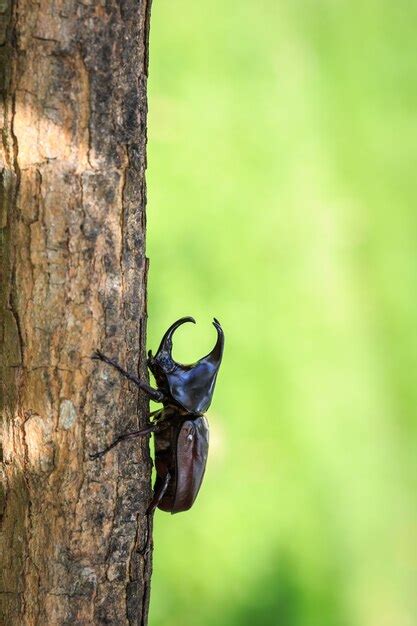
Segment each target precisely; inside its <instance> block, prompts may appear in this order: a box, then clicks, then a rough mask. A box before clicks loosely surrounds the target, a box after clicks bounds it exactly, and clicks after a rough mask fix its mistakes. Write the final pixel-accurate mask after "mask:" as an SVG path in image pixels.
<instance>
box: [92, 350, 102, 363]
mask: <svg viewBox="0 0 417 626" xmlns="http://www.w3.org/2000/svg"><path fill="white" fill-rule="evenodd" d="M103 357H104V354H103V353H102V352H100V350H96V351H95V352H93V354H92V355H91V357H90V358H91V359H92V360H93V361H102V360H103Z"/></svg>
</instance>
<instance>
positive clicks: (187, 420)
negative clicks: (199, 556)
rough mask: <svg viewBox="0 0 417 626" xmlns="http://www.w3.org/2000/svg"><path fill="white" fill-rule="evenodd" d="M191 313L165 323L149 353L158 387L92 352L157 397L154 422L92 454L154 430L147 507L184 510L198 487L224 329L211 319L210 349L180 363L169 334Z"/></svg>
mask: <svg viewBox="0 0 417 626" xmlns="http://www.w3.org/2000/svg"><path fill="white" fill-rule="evenodd" d="M185 322H193V323H194V324H195V320H194V319H193V318H192V317H182V318H181V319H179V320H177V321H176V322H174V324H172V326H170V327H169V328H168V330H167V331H166V333H165V335H164V336H163V338H162V341H161V344H160V346H159V348H158V351H157V353H156V354H155V356H152V352H151V351H149V353H148V361H147V364H148V367H149V369H150V371H151V372H152V374H153V375H154V377H155V380H156V384H157V389H153V388H152V387H150V386H149V385H147V384H146V383H144V382H142V381H140V380H139V379H138V378H136V376H133V375H132V374H129V373H128V372H126V371H125V370H124V369H123V368H122V367H121V366H120V365H119V364H118V363H117V362H116V361H114V360H112V359H109V358H108V357H107V356H105V355H104V354H102V353H101V352H99V351H97V352H95V354H94V355H93V357H92V358H93V359H97V360H100V361H103V362H104V363H107V364H108V365H111V366H112V367H114V368H116V369H117V370H118V372H120V374H122V376H125V377H126V378H128V379H129V380H131V381H132V382H133V383H135V384H136V385H137V386H138V387H139V388H140V389H142V390H143V391H145V392H146V393H147V394H148V396H149V397H150V398H151V399H152V400H155V401H156V402H161V403H162V405H163V408H162V409H159V410H157V411H154V412H153V413H151V415H150V416H151V417H153V421H152V422H149V424H148V425H147V426H146V427H145V428H142V429H141V430H136V431H134V432H129V433H125V434H123V435H120V436H119V437H118V438H117V439H115V441H113V443H111V444H110V445H109V446H107V448H105V449H104V450H101V451H100V452H96V453H95V454H91V455H90V458H92V459H97V458H99V457H101V456H103V455H104V454H106V452H108V451H109V450H111V449H112V448H114V447H115V446H116V445H117V444H119V443H120V442H121V441H125V440H126V439H133V438H135V437H143V436H145V435H148V434H149V433H154V444H155V468H156V481H155V485H154V494H153V499H152V502H151V504H150V507H149V511H150V512H151V511H154V510H155V509H156V508H157V507H158V508H159V509H162V510H163V511H168V512H170V513H179V512H180V511H186V510H188V509H189V508H190V507H191V506H192V505H193V503H194V501H195V499H196V497H197V494H198V491H199V489H200V486H201V483H202V480H203V476H204V471H205V468H206V461H207V454H208V444H209V428H208V423H207V420H206V418H205V417H204V415H203V414H204V412H205V411H206V410H207V409H208V407H209V406H210V404H211V399H212V397H213V391H214V386H215V383H216V378H217V373H218V371H219V367H220V363H221V360H222V355H223V346H224V334H223V330H222V327H221V326H220V323H219V322H218V321H217V320H216V318H214V321H213V325H214V327H215V328H216V330H217V342H216V345H215V346H214V348H213V350H212V351H211V352H210V353H209V354H207V355H206V356H205V357H203V358H202V359H200V360H199V361H197V362H196V363H193V364H192V365H182V364H180V363H177V362H176V361H174V359H173V357H172V336H173V334H174V331H175V330H176V329H177V328H178V327H179V326H181V325H182V324H184V323H185Z"/></svg>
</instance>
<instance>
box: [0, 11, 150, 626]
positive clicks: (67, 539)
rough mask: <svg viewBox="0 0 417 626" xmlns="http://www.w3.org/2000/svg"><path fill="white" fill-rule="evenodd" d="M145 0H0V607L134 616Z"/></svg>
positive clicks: (139, 503) (79, 620)
mask: <svg viewBox="0 0 417 626" xmlns="http://www.w3.org/2000/svg"><path fill="white" fill-rule="evenodd" d="M149 13H150V0H84V1H83V2H81V1H75V0H38V1H37V2H33V0H14V1H11V0H9V1H7V0H0V55H1V59H0V60H1V70H2V71H1V87H2V115H1V120H2V122H1V123H2V125H3V129H2V157H3V163H2V164H1V166H2V185H1V192H2V193H1V196H2V198H1V199H2V206H1V213H0V242H1V289H0V316H1V324H0V354H1V357H2V362H1V365H2V368H1V381H2V384H1V392H2V395H1V410H2V457H1V458H0V460H1V464H0V478H1V481H0V483H1V486H2V488H1V492H0V515H1V520H2V526H1V534H0V570H1V571H0V602H1V604H0V623H1V624H5V625H7V626H14V625H16V626H24V625H39V626H48V625H51V626H57V625H61V624H68V625H69V624H71V625H74V624H114V625H116V624H117V625H122V624H130V625H132V624H135V625H136V624H141V625H142V624H146V621H147V606H148V595H149V580H150V568H151V564H150V551H149V550H148V549H147V546H149V543H148V540H149V541H150V537H148V531H147V517H146V508H147V505H148V503H149V500H150V496H151V487H150V475H151V461H150V456H149V449H148V442H147V440H143V441H142V440H136V441H135V442H131V443H125V444H122V445H121V446H119V447H118V448H116V449H115V450H114V451H112V452H110V453H109V454H108V455H107V456H105V457H103V459H101V460H97V461H90V460H89V457H88V454H89V453H90V452H95V451H97V450H98V449H100V448H102V447H104V446H105V445H106V444H107V443H109V442H110V441H111V440H112V439H113V438H114V437H115V436H116V435H117V434H118V433H121V432H125V431H126V430H129V429H137V428H138V426H140V425H143V424H144V423H145V422H146V419H147V417H146V416H147V411H148V404H147V400H146V398H145V397H144V396H143V395H142V393H140V394H139V395H138V393H137V390H136V389H135V388H133V387H132V385H131V384H129V383H128V382H127V381H124V380H121V379H120V378H119V377H118V375H117V373H115V372H114V371H112V370H111V369H110V368H109V367H108V366H106V365H103V364H101V363H98V362H95V361H92V360H91V359H90V355H91V354H92V352H93V351H94V350H95V349H97V348H100V349H102V350H103V352H105V353H108V354H109V355H112V356H114V357H117V358H118V359H119V360H120V362H121V363H123V364H125V365H126V367H127V368H128V369H130V370H133V371H135V370H136V371H138V370H139V373H140V375H141V377H144V378H145V377H146V364H145V334H146V326H145V320H146V292H145V285H146V269H147V264H146V257H145V244H144V240H145V179H144V171H145V166H146V156H145V149H146V81H147V56H148V30H149Z"/></svg>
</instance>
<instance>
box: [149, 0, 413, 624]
mask: <svg viewBox="0 0 417 626" xmlns="http://www.w3.org/2000/svg"><path fill="white" fill-rule="evenodd" d="M416 24H417V3H416V2H411V1H407V0H399V1H397V2H392V1H387V0H378V1H371V0H362V1H361V2H359V1H357V0H349V1H347V0H346V1H344V0H337V1H336V0H321V1H316V2H312V1H310V2H309V1H306V0H303V1H301V0H299V1H297V0H281V1H277V0H259V1H258V2H254V1H253V0H229V1H228V2H222V1H221V0H208V1H207V2H196V1H195V0H183V1H180V0H157V1H155V2H154V5H153V15H152V32H151V57H150V58H151V63H150V83H149V89H150V93H149V96H150V97H149V169H148V198H149V207H148V255H149V256H150V259H151V266H150V283H149V346H150V347H152V348H154V349H155V348H156V347H157V344H158V343H159V340H160V338H161V335H162V333H163V332H164V331H165V329H166V328H167V326H168V325H169V324H170V323H171V322H172V321H173V320H175V319H177V318H178V317H181V316H183V315H193V316H195V317H196V319H197V321H198V324H197V326H192V325H189V326H184V327H183V328H182V329H181V330H180V331H178V334H177V336H176V343H175V350H174V354H175V356H176V358H177V359H178V360H180V361H184V362H187V361H188V362H192V361H193V360H195V359H196V358H199V357H200V356H202V355H203V354H205V353H206V352H208V350H209V349H211V347H212V345H213V344H214V341H215V330H214V328H213V327H212V326H211V324H210V321H211V318H212V316H213V315H215V316H216V317H218V318H219V319H220V321H221V322H222V325H223V327H224V329H225V333H226V340H227V343H226V350H225V357H224V361H223V366H222V370H221V372H220V375H219V379H218V383H217V389H216V393H215V396H214V402H213V404H212V407H211V408H210V410H209V413H208V417H209V420H210V425H211V449H210V456H209V462H208V469H207V473H206V478H205V481H204V484H203V488H202V491H201V492H200V495H199V498H198V500H197V502H196V504H195V506H194V507H193V509H192V510H191V511H189V512H188V513H183V514H180V515H176V516H173V517H172V516H169V515H167V514H165V513H162V512H158V513H157V514H156V520H155V526H156V527H155V556H154V577H153V593H152V601H151V616H150V626H251V625H255V626H256V625H261V626H272V625H274V626H275V625H276V626H414V625H415V624H417V602H416V597H417V589H416V588H417V584H416V582H417V576H416V564H417V554H416V530H417V524H416V519H417V517H416V512H417V511H416V502H415V491H416V476H417V473H416V461H415V444H416V438H417V437H416V435H417V425H416V421H415V419H414V418H415V412H416V401H417V387H416V371H417V332H416V326H417V293H416V288H417V250H416V246H417V210H416V190H417V189H416V183H417V175H416V163H417V43H416V41H417V39H416Z"/></svg>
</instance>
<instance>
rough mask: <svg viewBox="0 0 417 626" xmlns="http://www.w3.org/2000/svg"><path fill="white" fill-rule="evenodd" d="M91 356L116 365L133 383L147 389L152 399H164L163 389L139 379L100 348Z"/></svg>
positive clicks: (144, 389)
mask: <svg viewBox="0 0 417 626" xmlns="http://www.w3.org/2000/svg"><path fill="white" fill-rule="evenodd" d="M91 358H92V359H93V360H95V361H103V363H107V364H108V365H111V367H114V368H115V369H116V370H117V371H118V372H119V373H120V374H121V375H122V376H124V377H125V378H127V379H128V380H131V381H132V382H133V383H135V385H137V386H138V387H139V389H142V390H143V391H145V392H146V393H147V394H148V396H149V397H150V398H151V400H154V401H155V402H162V400H163V399H164V394H163V393H162V391H159V390H158V389H154V388H153V387H151V386H150V385H148V384H146V383H143V382H142V381H141V380H139V378H137V377H136V376H134V375H133V374H129V372H127V371H126V370H124V369H123V367H121V365H119V364H118V363H117V361H113V359H109V357H108V356H106V355H105V354H103V353H102V352H100V351H99V350H96V352H94V354H93V355H92V357H91Z"/></svg>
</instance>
